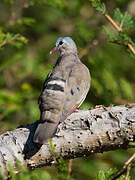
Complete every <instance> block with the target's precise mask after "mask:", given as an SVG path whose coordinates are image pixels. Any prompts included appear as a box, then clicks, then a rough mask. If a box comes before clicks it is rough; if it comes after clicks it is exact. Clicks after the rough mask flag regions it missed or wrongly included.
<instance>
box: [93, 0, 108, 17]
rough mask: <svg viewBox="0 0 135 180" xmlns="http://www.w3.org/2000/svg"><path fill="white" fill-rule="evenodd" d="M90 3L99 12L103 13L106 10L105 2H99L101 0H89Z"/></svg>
mask: <svg viewBox="0 0 135 180" xmlns="http://www.w3.org/2000/svg"><path fill="white" fill-rule="evenodd" d="M90 3H91V5H92V6H93V7H94V8H95V9H96V10H97V11H99V12H100V13H102V14H104V13H105V12H106V7H105V4H104V3H101V0H90Z"/></svg>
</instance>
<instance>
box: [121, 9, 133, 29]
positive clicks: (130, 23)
mask: <svg viewBox="0 0 135 180" xmlns="http://www.w3.org/2000/svg"><path fill="white" fill-rule="evenodd" d="M122 21H123V26H122V27H123V28H130V27H133V26H134V23H133V20H132V17H131V16H130V14H129V13H128V12H126V13H125V14H124V17H123V20H122Z"/></svg>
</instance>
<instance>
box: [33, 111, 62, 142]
mask: <svg viewBox="0 0 135 180" xmlns="http://www.w3.org/2000/svg"><path fill="white" fill-rule="evenodd" d="M50 117H51V118H50ZM59 119H60V115H59V114H57V113H56V114H55V113H51V112H50V111H45V112H43V113H42V114H41V121H40V122H39V124H38V126H37V129H36V131H35V134H34V138H33V141H34V142H35V143H39V144H44V143H45V142H47V140H48V139H49V138H52V136H53V135H54V133H55V132H56V128H57V126H58V124H59Z"/></svg>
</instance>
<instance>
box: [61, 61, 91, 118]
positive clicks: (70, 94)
mask: <svg viewBox="0 0 135 180" xmlns="http://www.w3.org/2000/svg"><path fill="white" fill-rule="evenodd" d="M89 88H90V73H89V70H88V68H87V67H86V66H85V65H84V64H82V63H77V64H75V65H74V66H73V67H72V68H71V71H70V73H69V77H68V79H67V82H66V90H65V93H66V98H65V103H64V106H63V112H62V117H61V121H63V120H64V119H65V118H67V116H69V115H70V114H71V113H72V112H73V111H75V109H76V108H77V107H79V106H80V105H81V104H82V102H83V101H84V99H85V98H86V95H87V93H88V91H89Z"/></svg>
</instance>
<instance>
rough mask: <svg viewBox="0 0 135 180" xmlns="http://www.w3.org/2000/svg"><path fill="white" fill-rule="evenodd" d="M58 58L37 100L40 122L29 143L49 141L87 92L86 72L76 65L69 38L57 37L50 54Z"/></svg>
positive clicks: (78, 64) (81, 66)
mask: <svg viewBox="0 0 135 180" xmlns="http://www.w3.org/2000/svg"><path fill="white" fill-rule="evenodd" d="M56 51H59V52H60V55H59V57H58V59H57V61H56V64H55V65H54V67H53V69H52V70H51V72H50V73H49V74H48V76H47V78H46V79H45V82H44V85H43V90H42V92H41V95H40V96H39V99H38V104H39V109H40V120H39V123H38V125H37V128H36V130H35V134H34V138H33V141H34V143H38V144H45V143H46V142H47V141H48V139H50V138H52V137H53V136H54V134H55V132H56V130H57V126H58V125H59V123H61V122H63V121H65V120H66V118H67V117H68V116H69V115H71V114H72V113H73V112H74V111H76V110H77V108H79V106H80V105H81V104H82V103H83V101H84V100H85V98H86V95H87V93H88V91H89V89H90V84H91V83H90V82H91V76H90V72H89V69H88V68H87V67H86V66H85V65H84V64H83V63H82V62H81V61H80V59H79V57H78V51H77V47H76V44H75V42H74V41H73V40H72V38H71V37H60V38H58V39H57V40H56V43H55V47H54V48H53V49H52V50H51V51H50V54H53V53H54V52H56Z"/></svg>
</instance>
